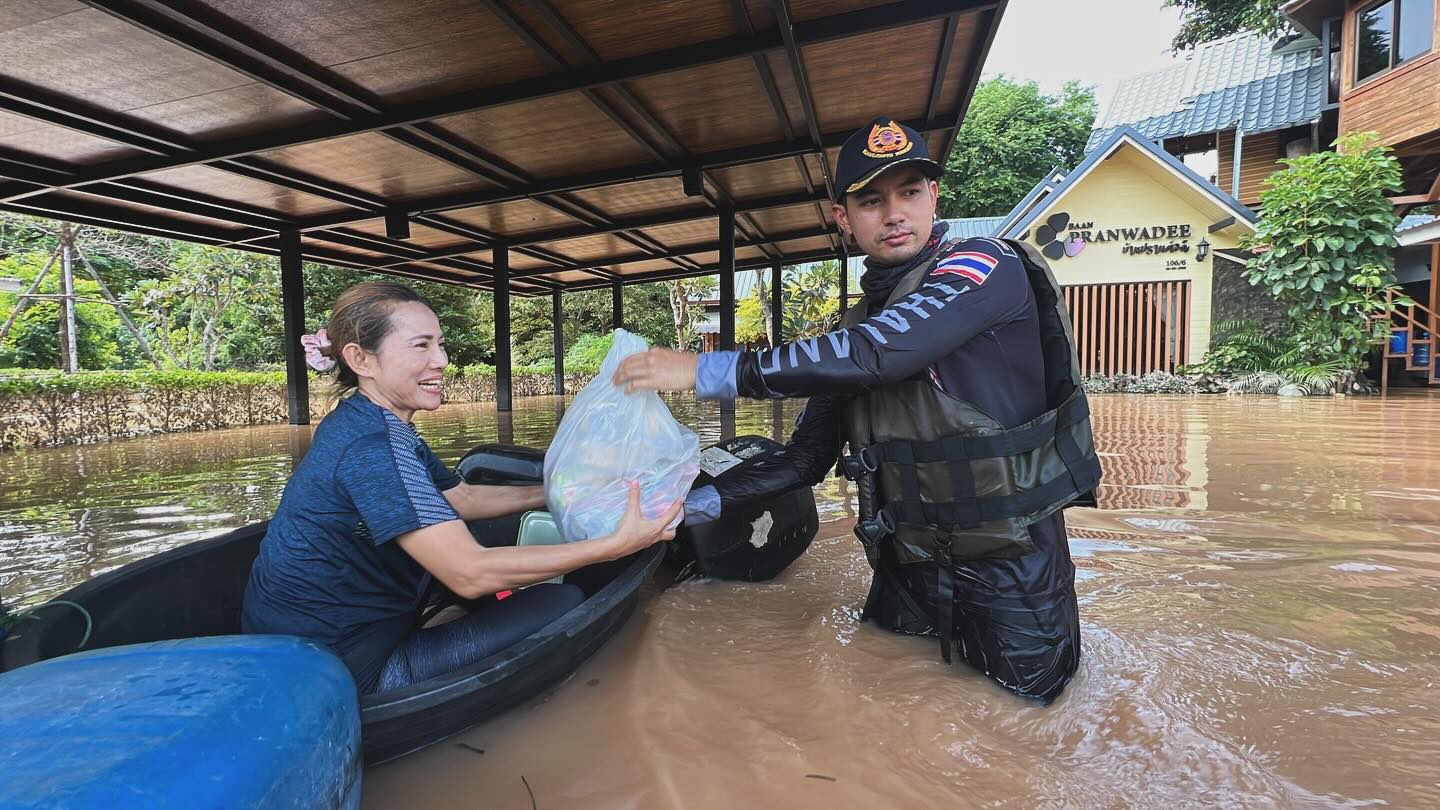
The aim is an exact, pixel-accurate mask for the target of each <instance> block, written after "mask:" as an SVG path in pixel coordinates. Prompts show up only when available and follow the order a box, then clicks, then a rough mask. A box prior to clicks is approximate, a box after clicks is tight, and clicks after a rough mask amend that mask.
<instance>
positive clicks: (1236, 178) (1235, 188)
mask: <svg viewBox="0 0 1440 810" xmlns="http://www.w3.org/2000/svg"><path fill="white" fill-rule="evenodd" d="M1243 140H1245V133H1243V132H1241V131H1240V128H1239V127H1236V128H1235V155H1234V158H1233V160H1234V162H1233V163H1231V165H1230V196H1231V197H1234V198H1235V199H1237V200H1238V199H1240V151H1241V150H1240V142H1241V141H1243Z"/></svg>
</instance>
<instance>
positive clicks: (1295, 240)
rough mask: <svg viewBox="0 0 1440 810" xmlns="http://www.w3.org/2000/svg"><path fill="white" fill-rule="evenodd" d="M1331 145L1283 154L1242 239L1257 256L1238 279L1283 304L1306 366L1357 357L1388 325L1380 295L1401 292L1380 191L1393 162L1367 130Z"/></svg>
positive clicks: (1386, 204) (1391, 226)
mask: <svg viewBox="0 0 1440 810" xmlns="http://www.w3.org/2000/svg"><path fill="white" fill-rule="evenodd" d="M1335 143H1336V146H1338V147H1339V151H1337V152H1319V153H1316V154H1313V155H1306V156H1304V157H1299V158H1292V159H1290V160H1287V161H1285V163H1286V164H1287V168H1285V169H1283V170H1281V171H1278V172H1275V173H1274V174H1272V175H1270V177H1269V179H1268V180H1267V181H1266V183H1267V188H1266V190H1265V191H1264V192H1263V193H1262V194H1261V196H1260V203H1261V206H1262V207H1263V208H1264V211H1265V216H1264V218H1263V219H1261V220H1260V222H1259V223H1258V225H1257V226H1256V231H1255V233H1254V235H1253V236H1247V237H1245V238H1243V239H1242V240H1241V244H1242V246H1244V247H1246V248H1248V249H1249V250H1250V251H1251V253H1252V254H1254V255H1253V256H1252V257H1251V258H1250V259H1249V260H1248V261H1247V262H1246V267H1245V271H1244V276H1245V279H1246V280H1247V281H1248V282H1250V284H1252V285H1256V286H1259V287H1261V288H1263V289H1265V290H1266V291H1267V292H1268V293H1269V294H1270V295H1271V296H1273V297H1274V298H1275V299H1276V300H1278V301H1279V302H1280V303H1281V304H1282V305H1283V306H1285V308H1286V314H1287V316H1288V318H1289V321H1290V324H1289V329H1290V331H1292V332H1293V333H1294V338H1293V339H1294V341H1295V343H1294V346H1295V348H1297V349H1298V350H1299V352H1300V355H1299V357H1298V358H1297V359H1298V360H1299V361H1300V363H1301V364H1304V365H1325V366H1328V365H1329V364H1331V363H1334V362H1338V363H1340V365H1341V366H1342V367H1343V368H1345V369H1357V368H1359V367H1361V366H1362V365H1363V364H1364V361H1365V356H1366V355H1367V354H1368V353H1369V351H1370V348H1371V345H1372V344H1373V343H1374V342H1375V341H1376V340H1378V339H1381V338H1383V337H1384V336H1385V335H1386V333H1388V331H1389V330H1388V324H1387V323H1386V322H1385V319H1384V318H1376V316H1377V315H1380V314H1383V311H1384V309H1385V306H1386V304H1385V299H1386V295H1387V293H1395V292H1398V289H1399V288H1398V287H1396V285H1395V274H1394V264H1393V259H1392V258H1391V256H1390V249H1391V248H1392V247H1394V246H1395V244H1396V242H1395V227H1396V225H1398V224H1399V220H1398V218H1397V217H1396V216H1395V209H1394V206H1393V204H1392V203H1391V202H1390V201H1389V200H1388V199H1387V198H1386V192H1388V191H1394V190H1398V189H1399V188H1400V164H1399V163H1398V162H1397V161H1396V160H1395V158H1394V157H1393V156H1392V155H1391V154H1390V149H1389V148H1388V147H1384V146H1381V145H1379V144H1378V143H1377V138H1376V136H1375V134H1374V133H1361V134H1357V135H1347V136H1345V137H1342V138H1340V139H1339V140H1337V141H1336V142H1335Z"/></svg>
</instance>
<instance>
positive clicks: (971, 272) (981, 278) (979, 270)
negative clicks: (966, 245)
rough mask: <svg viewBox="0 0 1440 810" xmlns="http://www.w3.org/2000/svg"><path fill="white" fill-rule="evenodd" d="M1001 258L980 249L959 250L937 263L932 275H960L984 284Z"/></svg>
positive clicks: (970, 280) (978, 283) (977, 283)
mask: <svg viewBox="0 0 1440 810" xmlns="http://www.w3.org/2000/svg"><path fill="white" fill-rule="evenodd" d="M999 263H1000V260H999V259H997V258H995V257H994V256H991V255H990V254H988V253H981V252H980V251H978V250H957V251H955V252H954V253H951V254H950V255H949V256H946V257H945V258H943V259H941V260H940V261H939V262H937V263H936V265H935V269H934V270H933V271H931V273H930V275H932V276H944V275H952V276H959V277H961V278H963V279H965V280H966V281H969V282H973V283H974V284H976V285H980V284H984V283H985V279H987V278H989V277H990V271H991V270H994V269H995V266H996V265H998V264H999Z"/></svg>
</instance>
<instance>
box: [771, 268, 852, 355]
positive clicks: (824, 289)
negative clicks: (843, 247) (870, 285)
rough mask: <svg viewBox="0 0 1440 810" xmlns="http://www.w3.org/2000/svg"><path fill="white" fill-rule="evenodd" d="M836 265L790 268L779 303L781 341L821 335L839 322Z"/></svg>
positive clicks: (838, 287)
mask: <svg viewBox="0 0 1440 810" xmlns="http://www.w3.org/2000/svg"><path fill="white" fill-rule="evenodd" d="M839 278H840V263H839V262H835V261H828V262H820V263H819V264H810V265H802V266H800V267H796V268H793V269H792V271H791V274H790V277H789V278H787V279H785V289H784V291H783V292H782V293H781V297H780V298H781V304H782V309H783V314H784V318H785V324H784V326H785V339H786V340H790V341H793V340H798V339H800V338H806V337H815V336H816V335H823V334H825V333H826V332H828V331H830V330H831V329H834V328H835V325H836V324H837V323H838V322H839V320H840V282H839Z"/></svg>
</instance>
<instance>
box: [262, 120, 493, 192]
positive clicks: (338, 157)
mask: <svg viewBox="0 0 1440 810" xmlns="http://www.w3.org/2000/svg"><path fill="white" fill-rule="evenodd" d="M259 157H261V158H263V159H265V160H269V161H272V162H274V163H278V164H280V165H282V166H286V167H289V168H292V169H296V170H298V171H301V172H304V173H306V174H311V175H316V176H319V177H324V178H327V179H330V180H333V181H335V182H338V183H341V184H343V185H346V186H350V187H352V188H357V189H361V190H363V191H366V192H369V193H371V194H375V195H379V196H380V197H382V198H384V199H389V200H395V201H397V202H399V201H405V200H412V199H417V198H421V197H428V196H433V195H436V194H446V193H453V192H458V191H480V190H485V189H487V188H494V184H492V183H487V182H485V181H484V180H481V179H479V178H477V177H476V176H475V175H473V174H471V173H469V172H465V171H461V170H460V169H457V168H455V167H453V166H450V165H448V164H445V163H442V162H440V161H438V160H436V159H435V158H432V157H429V156H428V155H425V154H422V153H420V152H418V151H416V150H414V149H411V148H409V147H407V146H405V145H403V144H399V143H396V142H395V141H392V140H390V139H388V138H385V137H384V136H382V135H378V134H375V133H367V134H364V135H352V136H350V137H348V138H337V139H335V140H332V141H324V142H320V143H312V144H306V145H304V146H292V147H290V148H289V149H280V150H276V151H274V152H266V153H264V154H263V155H260V156H259Z"/></svg>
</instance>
